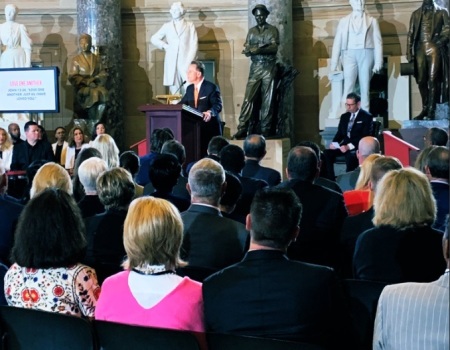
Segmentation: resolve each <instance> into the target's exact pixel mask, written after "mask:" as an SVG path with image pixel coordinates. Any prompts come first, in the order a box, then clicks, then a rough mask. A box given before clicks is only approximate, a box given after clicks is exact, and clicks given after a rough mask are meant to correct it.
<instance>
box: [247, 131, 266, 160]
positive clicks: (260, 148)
mask: <svg viewBox="0 0 450 350" xmlns="http://www.w3.org/2000/svg"><path fill="white" fill-rule="evenodd" d="M244 154H245V156H246V157H248V158H257V159H261V158H263V157H264V155H265V154H266V139H265V138H264V136H262V135H257V134H252V135H248V136H247V137H246V138H245V141H244Z"/></svg>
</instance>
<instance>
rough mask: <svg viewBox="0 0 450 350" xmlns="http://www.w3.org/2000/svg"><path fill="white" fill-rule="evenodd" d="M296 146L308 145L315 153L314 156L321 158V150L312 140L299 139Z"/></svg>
mask: <svg viewBox="0 0 450 350" xmlns="http://www.w3.org/2000/svg"><path fill="white" fill-rule="evenodd" d="M296 146H303V147H309V148H311V149H312V150H313V151H314V153H315V154H316V157H317V159H318V160H319V161H320V159H321V158H322V157H321V155H322V152H321V151H320V147H319V145H318V144H317V143H315V142H313V141H300V142H299V143H297V145H296Z"/></svg>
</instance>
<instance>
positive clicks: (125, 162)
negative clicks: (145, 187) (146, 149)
mask: <svg viewBox="0 0 450 350" xmlns="http://www.w3.org/2000/svg"><path fill="white" fill-rule="evenodd" d="M119 164H120V166H121V167H122V168H124V169H126V170H128V171H129V172H130V174H131V176H133V177H134V176H135V175H136V174H137V173H138V171H139V167H140V166H141V160H140V158H139V156H138V155H137V154H136V153H134V152H133V151H126V152H123V153H122V154H121V155H120V158H119Z"/></svg>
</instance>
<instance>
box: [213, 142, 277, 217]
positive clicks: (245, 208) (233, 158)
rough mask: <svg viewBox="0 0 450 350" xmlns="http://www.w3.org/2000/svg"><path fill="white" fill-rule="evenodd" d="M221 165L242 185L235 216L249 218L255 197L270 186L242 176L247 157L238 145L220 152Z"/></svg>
mask: <svg viewBox="0 0 450 350" xmlns="http://www.w3.org/2000/svg"><path fill="white" fill-rule="evenodd" d="M220 164H221V165H222V166H223V168H224V169H225V170H226V171H229V172H230V173H232V174H233V175H234V176H236V177H237V178H238V179H239V181H240V182H241V184H242V194H241V198H239V200H238V202H237V203H236V207H235V208H234V213H235V215H243V216H247V214H248V213H250V205H251V204H252V200H253V196H254V195H255V193H256V191H257V190H259V189H260V188H263V187H266V186H268V184H267V182H266V181H264V180H259V179H255V178H252V177H247V176H242V175H241V174H242V169H244V166H245V155H244V151H243V150H242V148H240V147H239V146H236V145H228V146H225V147H224V148H222V150H221V151H220Z"/></svg>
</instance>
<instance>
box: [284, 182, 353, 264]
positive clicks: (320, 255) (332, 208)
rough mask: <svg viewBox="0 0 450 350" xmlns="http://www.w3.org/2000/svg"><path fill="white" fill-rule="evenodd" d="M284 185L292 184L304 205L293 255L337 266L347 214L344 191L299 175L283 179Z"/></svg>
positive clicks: (290, 252)
mask: <svg viewBox="0 0 450 350" xmlns="http://www.w3.org/2000/svg"><path fill="white" fill-rule="evenodd" d="M280 187H287V188H291V189H292V190H293V191H294V192H295V193H296V194H297V196H298V198H299V199H300V202H301V203H302V206H303V213H302V219H301V221H300V233H299V235H298V237H297V241H296V242H293V243H291V245H290V246H289V248H288V256H289V258H290V259H292V260H300V261H305V262H310V263H313V264H320V265H326V266H331V267H337V265H338V261H339V260H338V253H339V239H340V234H341V229H342V224H343V222H344V219H345V218H346V217H347V209H346V208H345V203H344V197H343V196H342V194H340V193H337V192H334V191H332V190H330V189H328V188H325V187H322V186H319V185H315V184H312V183H310V182H307V181H302V180H296V179H292V180H288V181H285V182H282V183H281V184H280Z"/></svg>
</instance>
